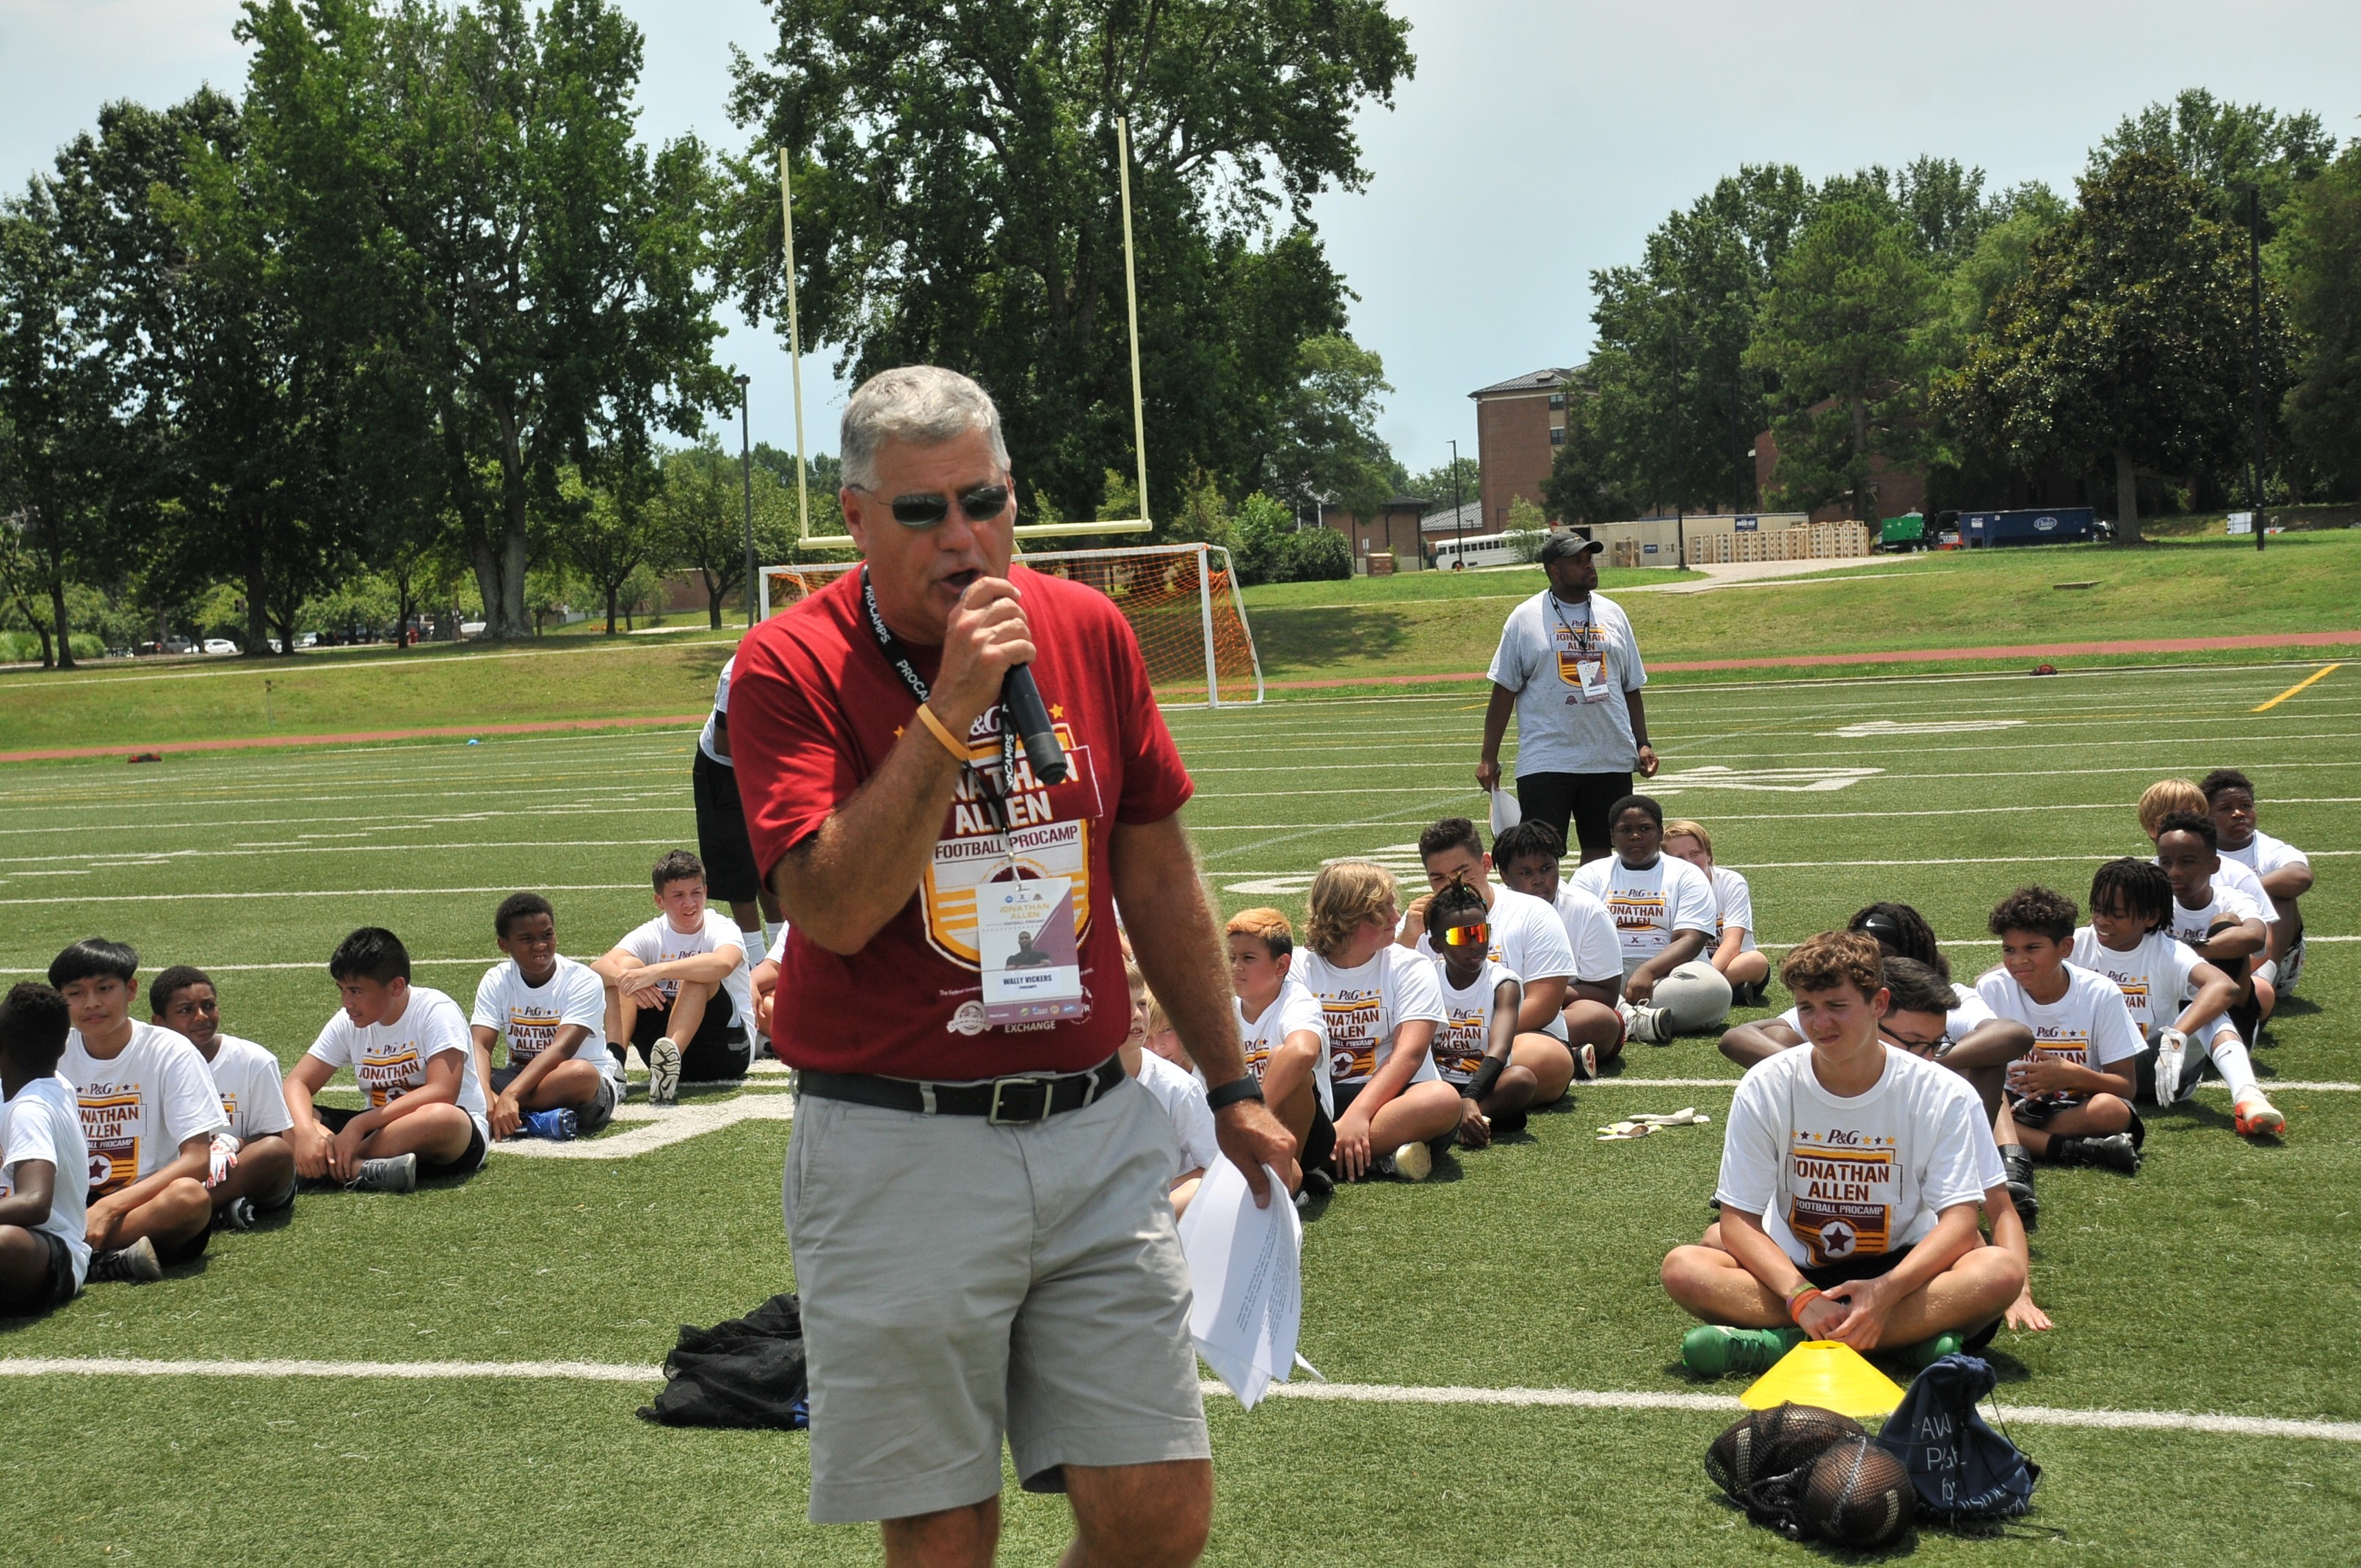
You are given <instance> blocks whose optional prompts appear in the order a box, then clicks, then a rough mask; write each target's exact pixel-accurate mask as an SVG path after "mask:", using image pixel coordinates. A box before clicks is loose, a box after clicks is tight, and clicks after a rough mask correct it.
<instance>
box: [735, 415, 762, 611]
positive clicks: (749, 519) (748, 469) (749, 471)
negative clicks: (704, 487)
mask: <svg viewBox="0 0 2361 1568" xmlns="http://www.w3.org/2000/svg"><path fill="white" fill-rule="evenodd" d="M750 380H752V377H749V376H741V377H739V378H737V381H738V476H739V478H740V480H741V482H742V483H743V484H744V486H745V488H746V625H747V628H748V630H752V628H753V625H754V620H755V618H756V617H757V616H759V615H760V614H762V611H761V610H760V609H757V608H756V607H757V605H758V604H759V603H760V601H759V600H758V599H757V598H755V597H754V444H753V438H752V430H753V426H752V422H751V421H750V420H749V419H748V418H747V414H746V384H747V382H748V381H750Z"/></svg>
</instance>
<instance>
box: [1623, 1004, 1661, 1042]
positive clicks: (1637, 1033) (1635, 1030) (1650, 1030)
mask: <svg viewBox="0 0 2361 1568" xmlns="http://www.w3.org/2000/svg"><path fill="white" fill-rule="evenodd" d="M1623 1037H1624V1038H1626V1039H1630V1040H1638V1041H1640V1042H1642V1044H1645V1045H1651V1046H1669V1045H1671V1044H1672V1043H1673V1032H1672V1028H1671V1025H1670V1022H1669V1020H1667V1019H1666V1018H1665V1017H1664V1009H1663V1008H1661V1007H1634V1008H1633V1009H1631V1016H1630V1017H1629V1018H1628V1019H1626V1020H1625V1022H1624V1025H1623Z"/></svg>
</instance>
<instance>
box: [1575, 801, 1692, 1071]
mask: <svg viewBox="0 0 2361 1568" xmlns="http://www.w3.org/2000/svg"><path fill="white" fill-rule="evenodd" d="M1607 826H1608V831H1609V834H1610V835H1611V836H1612V838H1613V839H1614V843H1615V852H1614V853H1613V854H1611V855H1609V856H1606V857H1605V858H1603V859H1601V860H1596V861H1590V862H1588V863H1587V864H1586V865H1585V866H1584V867H1583V868H1582V869H1581V870H1580V871H1578V872H1575V873H1574V885H1575V886H1576V887H1578V888H1580V889H1582V891H1583V892H1585V893H1587V894H1590V895H1591V896H1592V897H1593V898H1596V899H1597V900H1598V902H1599V903H1601V904H1604V905H1607V910H1608V913H1609V914H1610V915H1612V916H1615V929H1616V930H1617V931H1618V932H1620V934H1621V936H1622V938H1623V1017H1624V1026H1625V1028H1626V1030H1627V1031H1628V1032H1629V1034H1630V1035H1631V1038H1633V1039H1635V1040H1645V1041H1647V1042H1649V1043H1650V1044H1651V1045H1658V1046H1668V1045H1670V1044H1672V1042H1673V1036H1675V1035H1677V1034H1680V1033H1682V1032H1683V1031H1690V1032H1695V1031H1697V1030H1704V1029H1718V1028H1719V1027H1720V1026H1721V1021H1722V1020H1723V1019H1724V1018H1727V1017H1729V1016H1730V981H1728V980H1726V979H1724V978H1723V976H1722V973H1721V971H1720V970H1718V969H1716V968H1714V967H1713V965H1712V964H1710V963H1708V962H1707V961H1706V960H1705V959H1704V958H1703V957H1702V956H1701V955H1703V953H1704V952H1705V950H1706V943H1707V942H1708V940H1710V939H1711V938H1712V936H1713V909H1714V900H1713V887H1712V884H1711V883H1708V882H1707V881H1706V880H1705V873H1704V872H1701V871H1699V870H1697V868H1696V867H1695V866H1693V865H1691V864H1689V863H1688V862H1687V861H1676V860H1675V859H1674V858H1673V857H1672V856H1670V855H1667V854H1665V853H1664V807H1663V806H1658V805H1657V804H1656V803H1655V802H1654V801H1653V800H1652V799H1650V798H1649V797H1648V796H1646V795H1625V796H1624V797H1623V798H1622V799H1620V800H1619V801H1617V802H1616V803H1615V807H1614V809H1613V811H1612V812H1610V813H1609V816H1608V819H1607ZM1659 988H1661V994H1660V993H1659Z"/></svg>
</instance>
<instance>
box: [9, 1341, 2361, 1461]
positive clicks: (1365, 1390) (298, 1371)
mask: <svg viewBox="0 0 2361 1568" xmlns="http://www.w3.org/2000/svg"><path fill="white" fill-rule="evenodd" d="M67 1376H85V1377H272V1378H283V1377H352V1378H378V1377H382V1378H403V1379H469V1378H498V1379H501V1380H503V1381H509V1380H515V1379H538V1380H543V1381H561V1382H581V1383H658V1382H662V1381H663V1380H664V1368H663V1367H661V1366H649V1365H629V1364H625V1363H620V1362H605V1361H305V1360H297V1359H286V1360H269V1361H204V1360H189V1361H165V1360H148V1359H144V1358H140V1357H136V1356H5V1357H0V1377H67ZM1201 1387H1202V1389H1203V1392H1204V1393H1205V1394H1206V1395H1207V1396H1208V1397H1217V1396H1221V1395H1224V1394H1226V1393H1227V1390H1226V1389H1224V1387H1223V1386H1222V1385H1221V1384H1219V1383H1214V1382H1206V1383H1203V1384H1202V1385H1201ZM1267 1397H1268V1398H1280V1399H1301V1400H1306V1401H1310V1402H1312V1403H1331V1404H1356V1405H1482V1406H1491V1407H1495V1408H1504V1409H1584V1410H1702V1411H1711V1412H1714V1413H1717V1414H1719V1413H1720V1412H1723V1411H1735V1410H1739V1409H1743V1407H1742V1406H1741V1405H1740V1404H1739V1402H1738V1396H1737V1395H1736V1394H1734V1393H1730V1394H1701V1393H1681V1392H1675V1391H1672V1390H1652V1389H1642V1388H1633V1389H1598V1388H1471V1387H1415V1386H1411V1385H1405V1384H1394V1383H1274V1384H1272V1385H1271V1386H1270V1387H1269V1389H1268V1392H1267ZM2001 1414H2002V1416H2003V1417H2004V1419H2005V1420H2011V1421H2024V1422H2026V1423H2028V1424H2030V1425H2034V1426H2065V1427H2092V1428H2097V1429H2100V1430H2102V1431H2195V1432H2212V1433H2218V1434H2221V1435H2224V1436H2229V1437H2300V1438H2318V1439H2321V1440H2323V1441H2324V1442H2353V1443H2361V1421H2332V1420H2298V1419H2290V1418H2285V1417H2278V1416H2224V1415H2210V1414H2207V1413H2204V1412H2202V1411H2194V1410H2104V1409H2090V1410H2075V1409H2059V1408H2057V1407H2054V1406H2048V1405H2010V1406H2004V1407H2003V1409H2002V1410H2001Z"/></svg>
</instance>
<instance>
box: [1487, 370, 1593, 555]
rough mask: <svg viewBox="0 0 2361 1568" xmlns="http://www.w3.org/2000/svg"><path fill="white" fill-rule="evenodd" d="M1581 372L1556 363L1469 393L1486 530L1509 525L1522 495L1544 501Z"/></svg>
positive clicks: (1500, 528) (1496, 531)
mask: <svg viewBox="0 0 2361 1568" xmlns="http://www.w3.org/2000/svg"><path fill="white" fill-rule="evenodd" d="M1580 374H1581V367H1579V366H1552V367H1547V368H1544V369H1541V370H1533V371H1529V372H1527V373H1526V374H1524V375H1522V376H1513V377H1510V378H1509V379H1508V380H1505V381H1495V382H1494V383H1492V385H1490V386H1488V387H1479V388H1477V389H1476V390H1474V391H1472V392H1470V393H1468V394H1467V395H1468V396H1469V397H1470V398H1472V399H1474V400H1475V401H1476V451H1477V461H1478V462H1480V463H1481V464H1482V465H1483V481H1482V485H1481V488H1482V491H1483V494H1482V496H1481V498H1480V499H1481V500H1482V503H1483V507H1484V532H1487V533H1498V532H1500V531H1501V530H1502V529H1504V528H1506V527H1508V526H1509V504H1510V502H1511V501H1513V500H1514V499H1516V498H1517V497H1519V496H1522V497H1524V498H1525V499H1527V500H1529V501H1531V502H1532V503H1533V505H1535V506H1540V505H1541V504H1542V486H1543V483H1544V482H1546V481H1547V480H1548V478H1549V472H1550V464H1551V462H1552V461H1553V460H1554V459H1555V458H1556V456H1557V449H1558V448H1559V447H1561V446H1563V445H1565V400H1566V397H1567V395H1568V394H1569V393H1570V392H1571V391H1573V389H1574V387H1573V383H1574V380H1575V378H1576V376H1578V375H1580Z"/></svg>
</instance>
